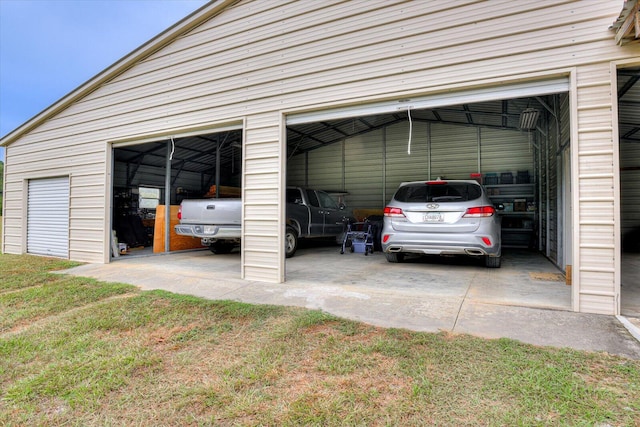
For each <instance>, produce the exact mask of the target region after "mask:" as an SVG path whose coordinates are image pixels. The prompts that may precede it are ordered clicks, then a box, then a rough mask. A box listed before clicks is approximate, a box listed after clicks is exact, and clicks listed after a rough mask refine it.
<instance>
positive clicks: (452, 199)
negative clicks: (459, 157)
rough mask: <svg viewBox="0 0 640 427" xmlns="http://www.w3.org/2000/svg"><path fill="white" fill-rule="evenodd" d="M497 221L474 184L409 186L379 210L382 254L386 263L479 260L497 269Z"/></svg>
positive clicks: (419, 183)
mask: <svg viewBox="0 0 640 427" xmlns="http://www.w3.org/2000/svg"><path fill="white" fill-rule="evenodd" d="M500 235H501V230H500V217H499V216H498V215H497V214H496V208H495V207H494V206H493V203H492V202H491V200H490V199H489V197H487V195H486V193H485V190H484V187H482V186H481V185H480V184H479V183H478V182H476V181H468V180H457V181H451V180H448V181H444V180H438V181H427V182H425V181H415V182H405V183H402V184H401V185H400V187H399V188H398V190H397V191H396V194H395V195H394V196H393V198H392V199H391V202H389V204H388V205H387V206H386V207H385V208H384V226H383V229H382V251H383V252H384V254H385V256H386V257H387V261H389V262H402V260H403V259H404V256H405V254H406V253H415V254H427V255H464V254H466V255H471V256H483V257H484V260H485V265H486V266H487V267H492V268H497V267H500V259H501V255H502V246H501V243H500Z"/></svg>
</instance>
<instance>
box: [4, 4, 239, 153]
mask: <svg viewBox="0 0 640 427" xmlns="http://www.w3.org/2000/svg"><path fill="white" fill-rule="evenodd" d="M238 1H239V0H212V1H211V2H210V3H207V4H205V5H204V6H202V7H200V8H199V9H197V10H195V11H194V12H192V13H191V14H189V15H187V16H186V17H185V18H183V19H181V20H180V21H178V22H177V23H175V24H173V25H172V26H170V27H169V28H167V29H166V30H164V31H162V32H161V33H160V34H158V35H157V36H155V37H154V38H152V39H151V40H149V41H147V42H145V43H144V44H142V45H141V46H140V47H138V48H137V49H135V50H133V51H132V52H130V53H129V54H127V55H125V56H124V57H122V58H121V59H119V60H118V61H116V62H115V63H114V64H112V65H110V66H109V67H107V68H106V69H105V70H103V71H101V72H99V73H98V74H96V75H95V76H93V77H92V78H90V79H89V80H87V81H86V82H85V83H83V84H81V85H80V86H78V87H77V88H76V89H74V90H72V91H71V92H69V93H68V94H66V95H65V96H63V97H62V98H60V99H59V100H58V101H56V102H55V103H53V104H52V105H50V106H49V107H47V108H45V109H44V110H43V111H41V112H40V113H38V114H36V115H35V116H33V117H32V118H31V119H29V120H27V121H26V122H25V123H23V124H22V125H20V126H19V127H17V128H16V129H14V130H12V131H10V132H9V133H8V134H6V135H5V136H4V137H2V138H0V146H2V147H6V146H8V145H10V144H11V143H12V142H14V141H15V140H17V139H18V138H20V137H21V136H22V135H24V134H25V133H27V132H29V131H31V130H33V129H34V128H36V127H38V126H39V125H40V124H41V123H42V122H44V121H45V120H47V119H49V118H50V117H52V116H53V115H55V114H57V113H59V112H60V111H62V110H64V109H65V108H67V107H68V106H69V105H71V104H72V103H74V102H75V101H77V100H79V99H82V98H83V97H84V96H86V95H88V94H89V93H91V92H93V91H94V90H95V89H96V88H97V87H99V86H100V85H102V84H103V83H105V82H107V81H109V80H110V79H112V78H114V77H116V76H118V75H119V74H121V73H123V72H124V71H126V70H128V69H129V68H130V67H132V66H133V65H135V64H136V63H137V62H138V61H140V60H141V59H143V58H145V57H147V56H148V55H150V54H152V53H153V52H156V51H158V50H159V49H161V48H163V47H165V46H167V45H168V44H170V43H171V42H172V41H173V40H175V39H176V38H177V37H179V36H180V35H182V34H184V33H186V32H187V31H190V30H192V29H193V28H195V27H197V26H198V25H200V24H202V23H203V22H205V21H207V20H209V19H211V18H212V17H214V16H216V15H217V14H219V13H221V12H222V11H223V10H225V9H226V8H227V7H229V6H231V5H232V4H234V3H237V2H238Z"/></svg>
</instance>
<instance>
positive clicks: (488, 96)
mask: <svg viewBox="0 0 640 427" xmlns="http://www.w3.org/2000/svg"><path fill="white" fill-rule="evenodd" d="M568 91H569V78H568V77H557V78H553V79H548V80H541V81H533V82H522V83H515V84H507V85H502V86H492V87H484V88H479V89H461V90H456V91H454V90H450V91H448V92H446V93H438V94H433V95H427V96H420V97H415V98H411V99H401V100H391V101H383V102H376V103H371V104H363V105H357V106H348V107H339V108H332V109H327V110H321V111H310V112H305V113H296V114H289V115H288V116H287V125H297V124H301V123H313V122H320V121H326V120H335V119H342V118H345V117H358V116H369V115H374V114H387V113H396V112H398V111H406V110H408V109H411V110H419V109H429V108H436V107H444V106H447V105H458V104H471V103H475V102H485V101H493V100H496V99H513V98H525V97H529V96H540V95H550V94H553V93H560V92H568Z"/></svg>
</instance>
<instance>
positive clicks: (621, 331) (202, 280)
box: [65, 245, 640, 359]
mask: <svg viewBox="0 0 640 427" xmlns="http://www.w3.org/2000/svg"><path fill="white" fill-rule="evenodd" d="M65 272H66V273H69V274H73V275H78V276H86V277H93V278H96V279H99V280H103V281H116V282H124V283H130V284H133V285H136V286H139V287H140V288H141V289H143V290H151V289H163V290H166V291H170V292H175V293H183V294H190V295H195V296H199V297H203V298H209V299H229V300H236V301H243V302H247V303H255V304H276V305H289V306H298V307H306V308H310V309H320V310H323V311H326V312H329V313H332V314H334V315H337V316H340V317H345V318H349V319H353V320H359V321H363V322H366V323H369V324H372V325H376V326H382V327H394V328H406V329H411V330H416V331H425V332H438V331H449V332H454V333H467V334H472V335H476V336H481V337H485V338H502V337H504V338H512V339H517V340H520V341H523V342H526V343H530V344H535V345H548V346H556V347H572V348H576V349H580V350H591V351H606V352H609V353H613V354H620V355H624V356H627V357H632V358H636V359H640V329H638V328H637V327H635V325H634V324H633V323H632V322H625V324H626V325H627V327H625V324H623V322H621V320H623V321H626V319H625V318H622V319H619V318H616V317H615V316H603V315H591V314H582V313H574V312H571V311H570V310H571V286H568V285H567V284H566V283H565V280H564V277H563V276H562V274H561V273H560V272H559V271H558V270H557V269H556V267H555V266H553V265H552V264H551V263H550V262H548V260H546V259H545V258H544V257H542V256H541V255H540V254H537V253H535V252H529V251H520V250H509V251H506V253H505V255H504V259H503V265H502V268H500V269H488V268H485V267H484V266H483V263H481V262H479V261H475V260H473V259H470V258H466V257H463V258H441V257H433V258H416V259H410V260H408V261H407V262H405V263H402V264H389V263H387V261H386V260H385V258H384V256H383V255H382V254H381V253H374V254H371V255H368V256H364V255H363V254H358V253H346V254H344V255H340V253H339V248H337V247H335V246H328V247H327V246H317V245H316V246H314V245H311V246H308V247H306V248H304V247H302V248H301V249H300V250H299V251H298V253H297V254H296V256H295V257H293V258H290V259H288V260H287V264H286V274H287V282H286V283H282V284H271V283H263V282H254V281H246V280H242V279H240V256H239V254H237V253H232V254H228V255H213V254H211V253H210V252H209V251H207V250H202V251H191V252H181V253H172V254H167V255H159V256H149V257H127V256H125V257H121V258H120V259H119V260H118V261H115V262H112V263H110V264H106V265H103V264H87V265H83V266H79V267H76V268H73V269H71V270H67V271H65ZM629 327H630V328H629ZM633 334H637V338H636V337H634V335H633Z"/></svg>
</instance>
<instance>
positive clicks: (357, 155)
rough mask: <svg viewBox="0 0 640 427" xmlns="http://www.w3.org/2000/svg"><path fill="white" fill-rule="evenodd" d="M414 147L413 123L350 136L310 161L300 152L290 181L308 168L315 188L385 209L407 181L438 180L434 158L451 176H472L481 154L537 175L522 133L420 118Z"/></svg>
mask: <svg viewBox="0 0 640 427" xmlns="http://www.w3.org/2000/svg"><path fill="white" fill-rule="evenodd" d="M433 129H436V130H435V131H433ZM479 136H480V137H481V139H480V140H478V139H477V138H478V137H479ZM343 146H344V148H343ZM408 146H409V125H408V122H407V123H402V122H401V123H397V124H394V125H391V126H387V127H385V128H383V129H379V130H375V131H372V132H370V133H367V134H364V135H360V136H357V137H353V138H347V139H346V140H344V141H343V142H341V143H336V144H334V145H330V146H327V147H323V148H320V149H317V150H314V151H311V152H309V153H308V155H309V158H308V162H307V161H306V160H305V156H304V155H299V156H294V157H293V158H292V159H290V160H289V165H288V170H289V171H291V170H293V171H294V174H293V175H292V176H287V183H288V184H289V185H295V184H296V183H298V182H301V181H302V180H301V179H300V177H301V176H305V174H306V172H305V167H306V168H308V170H309V173H308V175H309V180H308V185H309V186H311V187H314V188H325V189H339V190H345V191H347V192H348V193H349V194H348V195H347V197H346V201H347V204H348V206H350V207H352V208H373V209H382V208H383V207H384V206H385V205H386V204H387V202H389V200H390V199H391V197H392V196H393V194H394V193H395V191H396V189H397V188H398V185H399V184H400V183H401V182H404V181H419V180H428V179H432V178H436V177H437V172H435V171H432V173H431V176H430V175H429V172H430V169H434V167H433V166H430V161H432V162H433V163H434V164H435V165H436V166H435V169H437V170H438V171H439V172H441V173H442V176H445V177H447V178H451V179H454V178H461V179H469V174H471V173H474V172H476V171H477V170H478V154H479V153H480V156H481V158H482V159H483V162H486V163H485V164H486V165H490V166H492V169H491V170H492V171H514V172H517V171H518V170H530V171H531V173H532V174H533V160H532V152H531V151H530V148H529V142H528V139H527V136H526V134H523V133H521V132H514V131H504V130H494V129H480V130H478V129H477V128H472V127H467V126H453V125H441V124H430V123H420V122H418V123H414V124H413V132H412V137H411V152H410V154H409V153H408ZM430 146H431V147H432V151H430V149H429V147H430ZM434 147H435V148H434ZM336 165H340V166H336ZM449 165H452V166H453V168H451V167H449ZM318 171H320V172H318ZM321 171H325V173H324V174H323V173H322V172H321ZM342 182H344V186H342V184H341V183H342ZM338 185H340V187H337V186H338Z"/></svg>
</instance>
